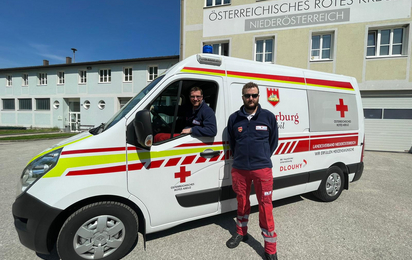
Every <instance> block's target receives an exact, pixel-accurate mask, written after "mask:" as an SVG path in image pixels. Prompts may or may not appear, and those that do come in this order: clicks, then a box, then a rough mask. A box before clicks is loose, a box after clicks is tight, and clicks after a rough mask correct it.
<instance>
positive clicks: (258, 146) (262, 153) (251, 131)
mask: <svg viewBox="0 0 412 260" xmlns="http://www.w3.org/2000/svg"><path fill="white" fill-rule="evenodd" d="M247 117H248V114H246V113H245V111H244V107H243V106H242V107H241V108H240V109H239V111H237V112H235V113H233V114H232V115H231V116H230V117H229V120H228V123H227V130H228V137H229V145H230V150H231V151H232V155H233V165H232V166H233V167H234V168H236V169H239V170H257V169H263V168H272V166H273V165H272V160H271V159H270V157H271V156H272V155H273V153H274V152H275V150H276V147H277V146H278V126H277V122H276V117H275V115H274V114H273V113H272V112H270V111H269V110H266V109H262V108H261V106H260V105H258V108H257V111H256V113H255V115H254V116H253V117H252V118H251V119H250V121H249V120H248V118H247Z"/></svg>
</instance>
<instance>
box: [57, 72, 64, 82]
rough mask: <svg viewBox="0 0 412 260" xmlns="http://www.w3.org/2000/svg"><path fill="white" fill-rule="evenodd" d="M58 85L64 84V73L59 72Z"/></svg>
mask: <svg viewBox="0 0 412 260" xmlns="http://www.w3.org/2000/svg"><path fill="white" fill-rule="evenodd" d="M57 84H64V71H58V72H57Z"/></svg>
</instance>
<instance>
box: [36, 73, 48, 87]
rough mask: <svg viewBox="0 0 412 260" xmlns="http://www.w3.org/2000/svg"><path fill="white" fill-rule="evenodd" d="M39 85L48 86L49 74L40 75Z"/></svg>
mask: <svg viewBox="0 0 412 260" xmlns="http://www.w3.org/2000/svg"><path fill="white" fill-rule="evenodd" d="M38 85H47V73H39V75H38Z"/></svg>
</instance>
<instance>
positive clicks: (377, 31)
mask: <svg viewBox="0 0 412 260" xmlns="http://www.w3.org/2000/svg"><path fill="white" fill-rule="evenodd" d="M398 29H402V36H401V42H400V43H394V31H395V30H398ZM387 30H389V31H390V33H389V43H382V31H387ZM370 34H374V36H373V39H374V44H373V45H372V44H369V35H370ZM408 41H409V25H407V24H406V25H405V24H403V25H392V26H383V27H369V28H368V31H367V34H366V44H365V45H366V50H365V56H366V58H368V59H369V58H387V57H402V56H407V52H408ZM399 45H400V46H401V53H400V54H393V49H394V46H399ZM385 46H388V47H389V50H388V54H381V48H382V47H385ZM370 48H374V49H375V50H374V54H373V55H369V49H370Z"/></svg>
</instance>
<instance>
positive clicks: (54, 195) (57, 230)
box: [13, 54, 364, 260]
mask: <svg viewBox="0 0 412 260" xmlns="http://www.w3.org/2000/svg"><path fill="white" fill-rule="evenodd" d="M251 81H252V82H255V83H257V84H258V85H259V88H260V104H261V106H262V107H263V108H265V109H268V110H270V111H272V112H273V113H274V114H275V115H276V119H277V122H278V128H279V145H278V147H277V149H276V151H275V152H274V154H273V156H272V161H273V165H274V166H273V180H274V182H273V183H274V184H273V200H278V199H282V198H286V197H290V196H295V195H299V194H304V193H308V192H315V194H316V195H317V196H318V197H319V198H320V199H321V200H323V201H333V200H335V199H336V198H338V197H339V195H340V194H341V192H342V190H343V189H348V187H349V183H350V182H353V181H356V180H358V179H359V178H360V177H361V175H362V172H363V161H362V157H363V147H364V144H363V143H364V121H363V109H362V103H361V97H360V94H359V89H358V85H357V83H356V80H355V79H354V78H352V77H346V76H340V75H334V74H328V73H322V72H315V71H310V70H304V69H297V68H290V67H285V66H279V65H274V64H264V63H258V62H253V61H248V60H242V59H236V58H231V57H223V56H216V55H212V54H198V55H194V56H191V57H189V58H187V59H185V60H183V61H181V62H179V63H177V64H176V65H175V66H173V67H172V68H170V69H169V70H168V71H166V72H165V73H164V74H163V75H161V76H159V77H158V78H156V79H155V80H153V81H152V82H151V83H150V84H149V85H148V86H146V87H145V88H144V89H143V90H142V91H141V92H140V93H139V94H138V95H137V96H135V97H134V98H133V99H132V100H130V101H129V103H127V105H125V106H124V107H123V108H122V109H121V110H120V111H119V112H118V113H117V114H115V115H114V116H113V117H112V118H111V119H110V120H109V121H108V122H107V123H105V124H102V125H101V126H99V127H97V128H95V129H92V130H90V132H84V133H81V134H79V135H77V136H74V137H72V138H70V139H67V140H65V141H63V142H61V143H59V144H57V145H55V146H54V147H52V148H50V149H48V150H46V151H44V152H42V153H40V154H39V155H37V156H36V157H34V158H33V159H32V160H31V161H30V162H29V163H28V164H27V166H26V168H25V169H24V170H23V173H22V176H21V180H20V190H19V194H18V196H17V198H16V201H15V202H14V204H13V216H14V220H15V227H16V230H17V232H18V235H19V238H20V241H21V243H22V244H23V245H25V246H27V247H28V248H30V249H32V250H34V251H36V252H39V253H45V254H47V253H49V252H50V250H51V249H52V248H53V246H54V245H55V244H56V247H57V251H58V253H59V255H60V257H61V258H62V259H70V260H73V259H120V258H121V257H122V256H124V255H125V254H127V253H128V252H129V251H130V250H131V249H132V248H133V246H134V245H135V243H136V242H137V238H138V232H141V233H142V234H143V235H145V234H148V233H153V232H156V231H160V230H164V229H167V228H170V227H173V226H176V225H179V224H182V223H184V222H188V221H192V220H195V219H200V218H204V217H209V216H213V215H217V214H220V213H224V212H228V211H233V210H236V206H237V203H236V196H235V193H234V192H233V190H232V186H231V185H232V182H231V174H230V171H231V165H232V158H231V156H230V151H229V145H228V140H227V134H226V124H227V120H228V118H229V116H230V114H232V113H233V112H235V111H237V110H238V109H239V108H240V107H241V105H242V98H241V95H242V86H243V85H244V84H245V83H247V82H251ZM194 86H197V87H200V88H202V89H203V96H204V100H205V102H206V103H207V105H208V106H210V107H211V108H212V109H213V110H214V111H215V114H216V121H217V129H218V133H217V135H216V136H215V137H213V138H211V137H201V138H195V137H192V136H191V135H189V134H183V135H179V136H174V133H180V132H181V130H182V128H183V127H184V121H185V118H184V115H182V114H180V112H179V111H180V110H179V107H181V106H184V105H186V104H188V102H190V101H189V94H190V93H189V90H190V88H192V87H194ZM157 111H166V112H162V113H160V112H157ZM157 133H170V134H171V135H170V136H171V138H169V139H167V140H163V141H160V142H158V143H155V142H154V136H155V135H156V134H157ZM252 190H253V189H252ZM251 202H252V203H253V205H255V204H257V200H256V196H255V194H253V191H252V194H251Z"/></svg>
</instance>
